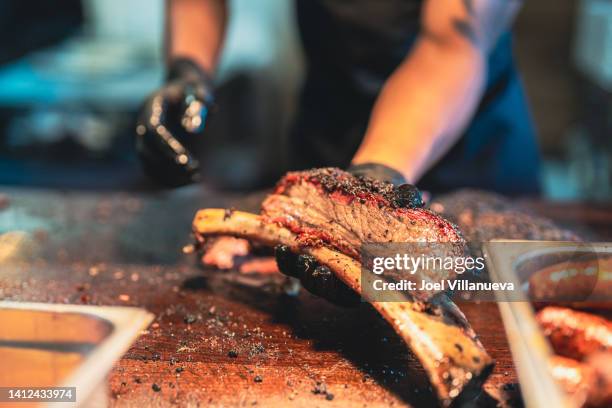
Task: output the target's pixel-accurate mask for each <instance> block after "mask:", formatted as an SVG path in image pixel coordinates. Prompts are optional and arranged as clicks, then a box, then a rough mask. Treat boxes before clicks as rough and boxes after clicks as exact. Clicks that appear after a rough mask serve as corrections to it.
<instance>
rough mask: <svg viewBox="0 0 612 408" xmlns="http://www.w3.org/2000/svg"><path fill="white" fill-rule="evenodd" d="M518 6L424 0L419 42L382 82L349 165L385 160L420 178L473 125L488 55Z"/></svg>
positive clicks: (492, 0) (507, 1)
mask: <svg viewBox="0 0 612 408" xmlns="http://www.w3.org/2000/svg"><path fill="white" fill-rule="evenodd" d="M520 6H521V1H520V0H445V1H444V2H442V1H439V0H426V1H425V3H424V6H423V10H422V15H421V33H420V35H419V39H418V41H417V43H416V44H415V46H414V48H413V50H412V51H411V53H410V55H408V56H407V57H406V60H405V61H404V62H403V63H402V65H400V67H399V68H398V69H397V70H396V71H395V73H394V74H393V75H392V76H391V77H390V78H389V79H388V81H387V82H386V83H385V86H384V88H383V90H382V92H381V94H380V95H379V98H378V100H377V101H376V104H375V106H374V110H373V112H372V115H371V117H370V123H369V126H368V129H367V132H366V134H365V137H364V140H363V142H362V144H361V146H360V148H359V150H358V151H357V154H356V155H355V157H354V159H353V163H354V164H359V163H365V162H378V163H382V164H386V165H388V166H391V167H393V168H395V169H397V170H399V171H400V172H402V173H403V174H404V176H405V177H406V178H407V179H408V180H409V181H411V182H413V183H414V182H416V181H418V180H419V178H420V177H421V176H422V175H423V174H424V173H425V172H426V171H427V170H428V169H429V168H430V167H431V166H432V165H433V164H434V163H435V162H436V161H437V160H439V159H440V158H441V157H442V156H443V155H444V153H446V152H447V151H448V150H449V149H450V148H451V147H452V145H453V144H454V143H455V142H456V141H457V140H458V138H459V137H460V136H461V134H462V133H463V131H464V130H465V128H466V126H467V125H468V123H469V122H470V120H471V118H472V115H473V114H474V111H475V110H476V107H477V106H478V102H479V101H480V98H481V96H482V93H483V88H484V82H485V78H486V69H487V66H486V64H487V62H486V55H487V54H488V52H489V51H490V50H491V48H492V47H493V46H494V45H495V43H496V42H497V39H498V38H499V36H500V34H501V33H503V32H504V31H505V30H507V29H508V28H509V27H510V26H511V24H512V21H513V20H514V17H515V15H516V13H517V12H518V10H519V8H520Z"/></svg>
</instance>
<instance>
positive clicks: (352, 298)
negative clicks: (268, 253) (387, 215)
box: [274, 163, 424, 306]
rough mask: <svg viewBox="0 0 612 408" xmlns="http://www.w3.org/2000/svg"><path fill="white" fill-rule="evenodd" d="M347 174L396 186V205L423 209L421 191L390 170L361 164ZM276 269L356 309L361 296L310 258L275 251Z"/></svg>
mask: <svg viewBox="0 0 612 408" xmlns="http://www.w3.org/2000/svg"><path fill="white" fill-rule="evenodd" d="M347 171H348V172H349V173H351V174H353V175H354V176H355V177H370V178H375V179H378V180H381V181H387V182H390V183H392V184H394V185H396V186H397V187H396V199H395V203H396V205H399V206H402V207H409V208H417V207H418V208H420V207H423V205H424V204H423V199H422V197H421V193H420V191H419V190H418V189H417V188H416V187H415V186H413V185H411V184H407V183H406V180H405V178H404V177H403V176H402V175H401V173H400V172H398V171H397V170H394V169H392V168H391V167H388V166H385V165H382V164H377V163H364V164H359V165H355V166H350V167H349V168H348V169H347ZM274 256H275V257H276V263H277V264H278V269H279V270H280V271H281V272H282V273H284V274H285V275H287V276H291V277H293V278H296V279H299V280H300V282H301V283H302V286H304V288H305V289H306V290H308V291H309V292H310V293H312V294H314V295H317V296H321V297H322V298H324V299H326V300H329V301H330V302H332V303H335V304H337V305H339V306H355V305H357V304H358V303H359V301H360V297H359V295H358V294H357V293H355V292H354V291H353V290H352V289H351V288H349V287H348V286H347V285H346V284H345V283H344V282H342V281H341V280H340V279H338V278H337V277H336V275H334V273H333V272H332V271H331V270H330V269H329V268H328V267H327V266H325V265H319V264H318V263H317V261H316V260H315V259H314V258H313V257H312V256H310V255H297V254H295V253H293V252H292V251H291V249H289V247H287V246H285V245H277V246H276V247H275V248H274Z"/></svg>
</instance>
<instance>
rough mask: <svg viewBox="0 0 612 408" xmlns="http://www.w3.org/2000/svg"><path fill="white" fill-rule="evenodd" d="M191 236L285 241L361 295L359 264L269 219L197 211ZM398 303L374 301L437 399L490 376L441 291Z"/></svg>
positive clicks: (478, 347)
mask: <svg viewBox="0 0 612 408" xmlns="http://www.w3.org/2000/svg"><path fill="white" fill-rule="evenodd" d="M193 229H194V232H195V234H196V235H197V236H198V237H200V238H201V239H204V238H205V237H207V236H218V235H232V236H237V237H241V238H246V239H249V240H254V241H258V242H260V243H263V244H265V245H269V246H275V245H277V244H282V245H287V246H289V247H291V248H293V249H294V250H295V252H300V253H306V254H309V255H311V256H313V257H314V258H315V259H316V260H317V262H319V263H320V264H323V265H326V266H328V267H329V268H330V269H331V270H332V272H334V274H335V275H336V276H338V278H340V279H341V280H342V281H343V282H344V283H346V284H347V285H348V286H349V287H350V288H352V289H353V290H355V291H356V292H358V293H361V264H360V263H359V262H358V261H357V260H355V259H354V258H352V257H350V256H347V255H346V254H345V253H342V252H339V251H337V250H335V249H333V248H329V247H327V246H323V245H318V246H317V245H315V246H308V245H303V243H302V242H301V241H300V239H299V238H298V236H297V235H296V234H295V233H294V232H292V231H291V230H289V229H288V228H285V227H283V226H281V225H279V224H278V223H275V222H270V220H269V218H267V217H261V216H257V215H254V214H249V213H243V212H239V211H234V212H233V213H232V214H231V215H229V217H228V216H227V215H226V214H225V211H224V210H222V209H205V210H200V211H198V213H197V214H196V217H195V219H194V223H193ZM397 296H398V298H397V299H396V300H397V301H396V302H372V305H373V306H374V308H376V310H378V312H379V313H380V314H381V315H382V316H383V317H384V318H385V319H386V320H387V322H388V323H389V324H391V326H392V327H393V328H394V329H395V331H396V332H397V333H398V334H399V335H400V336H401V337H402V339H403V340H404V341H405V342H406V343H407V345H408V346H409V348H410V349H411V350H412V352H413V353H414V354H415V355H416V357H417V358H418V359H419V361H420V362H421V364H422V365H423V367H424V368H425V370H426V371H427V373H428V376H429V379H430V381H431V383H432V385H433V386H434V388H435V390H436V392H437V395H438V397H439V398H440V401H441V403H442V404H443V405H445V406H448V405H449V404H450V403H451V402H452V400H453V399H454V398H456V397H457V396H458V395H459V394H460V393H461V392H462V391H463V390H464V389H466V388H470V386H479V385H480V384H481V383H482V382H483V381H484V380H485V379H486V377H487V376H488V375H489V373H490V370H491V368H492V365H493V362H492V359H491V357H490V356H489V355H488V354H487V352H486V351H485V350H484V348H483V346H482V344H481V343H480V341H479V340H478V338H477V337H476V334H475V333H474V331H473V330H472V328H471V327H470V326H469V324H468V322H467V320H466V319H465V316H464V315H463V313H462V312H461V311H460V310H459V309H458V308H457V306H456V305H455V304H454V303H452V302H451V301H450V300H449V299H448V298H447V297H446V296H445V295H444V294H440V295H439V296H436V297H435V298H434V299H432V303H427V304H424V303H422V302H416V301H414V300H413V299H411V298H408V297H402V295H401V294H400V293H398V295H397Z"/></svg>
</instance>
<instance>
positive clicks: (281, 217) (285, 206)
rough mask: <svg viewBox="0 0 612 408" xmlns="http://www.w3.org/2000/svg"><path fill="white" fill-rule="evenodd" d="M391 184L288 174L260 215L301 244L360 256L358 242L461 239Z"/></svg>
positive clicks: (332, 173) (338, 173)
mask: <svg viewBox="0 0 612 408" xmlns="http://www.w3.org/2000/svg"><path fill="white" fill-rule="evenodd" d="M397 197H398V196H397V194H396V188H395V187H394V186H393V185H392V184H390V183H386V182H381V181H377V180H374V179H370V178H368V177H355V176H353V175H351V174H349V173H347V172H345V171H342V170H339V169H335V168H324V169H314V170H308V171H300V172H292V173H288V174H287V175H286V176H285V177H283V178H282V179H281V181H280V182H279V183H278V184H277V186H276V189H275V191H274V194H271V195H269V196H268V197H267V198H266V200H265V201H264V202H263V204H262V215H263V216H265V217H268V219H269V221H270V222H275V223H278V224H279V225H281V226H283V227H285V228H288V229H289V230H291V231H292V232H294V233H295V234H297V235H298V236H299V237H300V239H302V240H304V241H305V242H304V244H308V245H317V244H325V245H329V246H331V247H333V248H335V249H337V250H339V251H340V252H343V253H345V254H347V255H349V256H351V257H353V258H355V259H358V260H359V250H360V247H361V245H362V244H363V243H369V242H375V243H384V242H422V241H427V242H456V243H461V244H463V243H464V240H463V237H462V235H461V233H460V232H459V230H458V228H457V227H456V226H455V225H454V224H452V223H451V222H449V221H447V220H446V219H444V218H442V217H440V216H439V215H437V214H435V213H434V212H432V211H429V210H426V209H423V208H418V207H417V208H415V207H402V206H401V205H400V203H399V202H400V201H401V200H398V198H397Z"/></svg>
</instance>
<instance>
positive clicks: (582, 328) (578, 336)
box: [536, 306, 612, 360]
mask: <svg viewBox="0 0 612 408" xmlns="http://www.w3.org/2000/svg"><path fill="white" fill-rule="evenodd" d="M536 318H537V321H538V323H539V324H540V326H542V330H543V331H544V335H545V336H546V337H547V338H548V340H549V341H550V343H551V345H552V347H553V349H554V350H555V352H556V353H557V354H560V355H562V356H565V357H569V358H573V359H576V360H582V359H584V358H586V357H587V356H589V355H590V354H593V353H596V352H599V351H606V352H612V322H610V321H609V320H607V319H605V318H603V317H599V316H595V315H593V314H590V313H584V312H578V311H575V310H572V309H568V308H564V307H556V306H549V307H545V308H544V309H542V310H540V311H539V312H538V313H537V315H536Z"/></svg>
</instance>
